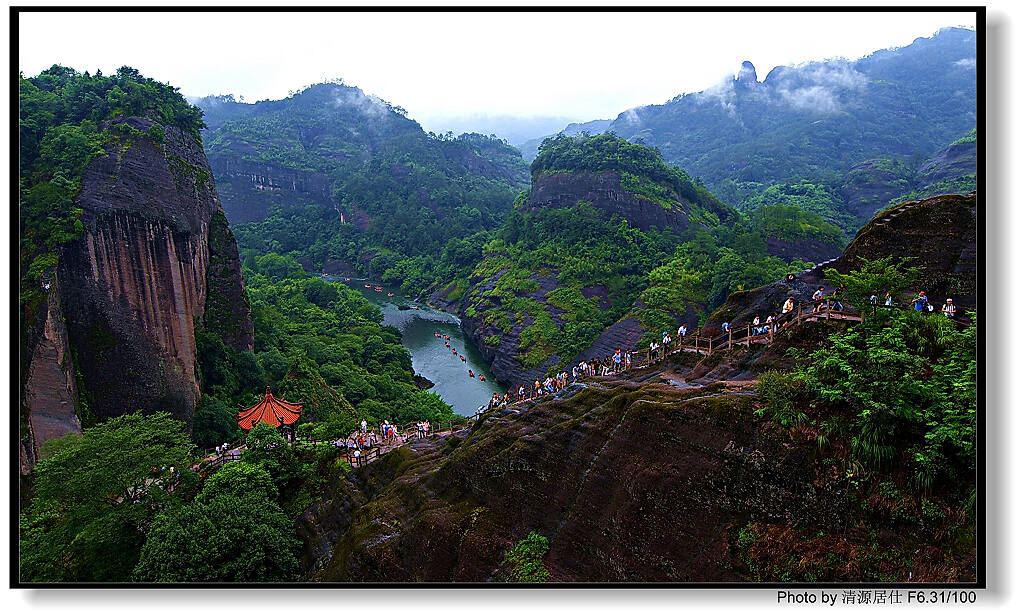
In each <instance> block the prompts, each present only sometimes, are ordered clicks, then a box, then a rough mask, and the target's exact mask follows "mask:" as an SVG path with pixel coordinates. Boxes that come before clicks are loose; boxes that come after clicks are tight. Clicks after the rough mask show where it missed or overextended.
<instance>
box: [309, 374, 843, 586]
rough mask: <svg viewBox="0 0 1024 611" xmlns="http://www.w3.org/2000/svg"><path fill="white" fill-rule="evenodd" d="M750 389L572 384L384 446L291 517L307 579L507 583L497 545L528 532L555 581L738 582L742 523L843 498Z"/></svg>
mask: <svg viewBox="0 0 1024 611" xmlns="http://www.w3.org/2000/svg"><path fill="white" fill-rule="evenodd" d="M752 400H753V398H752V397H751V396H750V395H749V394H747V393H743V392H739V393H736V392H728V391H726V390H725V389H724V388H723V387H721V386H718V387H714V388H696V389H680V388H673V387H669V386H658V387H653V386H643V387H641V386H637V385H635V384H624V385H621V386H618V387H602V386H589V387H585V386H582V385H574V386H571V387H569V388H568V389H566V391H564V392H563V393H561V396H560V397H559V398H557V399H554V400H553V399H551V398H547V399H545V400H542V401H539V402H537V403H535V404H533V405H532V406H531V407H530V408H529V409H528V410H526V411H523V412H522V413H515V412H506V414H505V415H504V416H502V417H497V418H490V419H488V420H486V421H485V422H481V423H479V424H477V425H476V426H475V427H474V428H473V429H472V431H470V432H469V433H468V434H466V435H465V436H464V437H461V438H455V439H452V440H451V441H448V442H447V443H446V444H442V443H431V442H419V443H417V444H414V445H412V446H409V447H407V448H403V449H402V450H398V451H395V452H392V453H391V454H389V455H388V456H387V457H386V458H385V459H382V460H380V461H377V462H376V463H374V464H372V465H370V466H369V467H367V468H364V469H360V470H359V471H358V472H356V473H354V474H353V475H352V476H349V477H347V478H346V479H345V481H344V482H341V483H338V484H336V485H335V486H332V489H333V490H334V493H332V494H330V495H329V496H325V497H324V499H323V500H322V501H320V502H319V503H317V504H315V505H314V506H312V507H311V508H310V510H309V511H308V512H307V514H306V515H305V516H303V518H302V519H301V520H300V522H303V523H305V525H306V526H305V527H304V528H303V529H302V535H303V536H304V538H305V539H306V550H307V554H309V556H308V557H307V558H304V564H305V566H306V567H310V571H309V574H308V575H307V577H309V578H311V579H313V580H316V581H500V580H502V579H503V578H504V576H505V575H506V574H507V567H505V566H504V558H503V556H504V552H506V551H507V550H509V549H510V548H511V547H512V546H513V545H514V544H515V543H516V542H517V541H519V540H521V539H523V538H525V537H526V535H527V534H528V533H529V532H530V531H537V532H538V533H540V534H542V535H544V536H546V537H547V538H548V539H549V541H550V544H551V549H550V551H549V552H548V553H547V554H546V555H545V557H544V564H545V567H546V568H547V569H548V571H549V572H550V575H551V580H552V581H565V582H573V581H590V582H594V581H615V582H619V581H689V582H699V581H746V580H748V579H749V578H748V577H747V575H746V574H745V573H746V570H745V568H744V567H743V566H742V563H740V562H738V560H737V558H736V557H735V551H734V547H733V545H732V543H731V541H734V540H735V536H736V535H735V533H736V531H737V530H738V529H739V528H740V527H742V526H744V525H745V524H747V523H748V522H751V521H766V522H779V521H781V522H783V523H789V524H792V523H796V522H799V523H806V524H813V525H814V528H815V529H821V530H823V531H826V532H829V533H832V532H836V531H841V530H842V528H843V525H844V523H843V516H844V514H845V512H846V509H847V507H846V504H847V501H846V497H845V496H844V495H842V494H840V493H839V492H840V490H841V489H842V487H843V486H845V482H844V481H842V478H840V477H821V478H820V479H817V478H816V473H815V470H816V467H815V466H814V464H813V463H810V462H808V461H807V460H806V458H807V456H808V448H809V445H808V444H807V443H806V442H805V443H803V444H792V443H785V442H786V441H789V440H788V439H784V438H783V436H782V435H780V432H779V431H778V430H777V429H774V428H773V427H772V426H770V425H765V424H764V423H762V422H760V421H759V420H758V419H757V418H756V417H755V416H754V414H753V409H752ZM641 440H642V442H641ZM335 542H336V543H335ZM325 548H330V552H328V553H326V554H325V553H323V551H322V550H324V549H325Z"/></svg>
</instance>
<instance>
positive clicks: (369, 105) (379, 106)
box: [332, 88, 389, 119]
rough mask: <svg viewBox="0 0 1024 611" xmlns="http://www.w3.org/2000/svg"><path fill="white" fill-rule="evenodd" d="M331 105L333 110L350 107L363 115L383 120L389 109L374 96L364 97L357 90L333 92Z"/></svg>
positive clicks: (360, 91)
mask: <svg viewBox="0 0 1024 611" xmlns="http://www.w3.org/2000/svg"><path fill="white" fill-rule="evenodd" d="M332 104H333V105H334V107H335V108H340V107H341V106H352V107H354V108H356V109H357V110H359V111H360V112H362V113H363V114H365V115H368V116H371V117H374V118H378V119H380V118H384V117H385V116H387V114H388V112H389V109H388V106H387V104H385V103H384V100H381V99H380V98H378V97H377V96H375V95H366V94H365V93H363V91H362V90H361V89H359V88H352V89H342V90H338V91H335V92H334V99H333V100H332Z"/></svg>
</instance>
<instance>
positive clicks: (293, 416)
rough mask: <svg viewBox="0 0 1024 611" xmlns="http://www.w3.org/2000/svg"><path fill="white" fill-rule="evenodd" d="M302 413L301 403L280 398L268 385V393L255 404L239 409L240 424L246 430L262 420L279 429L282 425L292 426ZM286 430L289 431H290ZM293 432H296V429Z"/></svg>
mask: <svg viewBox="0 0 1024 611" xmlns="http://www.w3.org/2000/svg"><path fill="white" fill-rule="evenodd" d="M301 415H302V405H301V404H299V403H289V402H288V401H285V400H283V399H278V398H277V397H275V396H274V395H273V394H272V393H271V392H270V387H269V386H268V387H267V394H266V395H264V397H263V398H262V399H261V400H259V401H257V402H256V404H255V405H253V406H252V407H248V408H243V409H240V410H239V412H238V426H240V427H242V428H243V429H245V431H246V432H248V431H250V430H252V427H254V426H256V425H257V424H259V423H260V422H266V423H267V424H269V425H270V426H272V427H274V428H277V429H280V428H281V427H288V428H291V425H293V424H295V421H296V420H298V419H299V416H301ZM284 432H286V433H287V432H288V431H287V430H286V431H284ZM291 432H293V433H294V430H292V431H291Z"/></svg>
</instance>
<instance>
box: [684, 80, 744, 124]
mask: <svg viewBox="0 0 1024 611" xmlns="http://www.w3.org/2000/svg"><path fill="white" fill-rule="evenodd" d="M734 83H735V79H734V78H733V75H731V74H727V75H725V76H723V77H722V78H721V80H719V81H718V82H717V83H715V84H714V85H712V86H710V87H708V88H707V89H705V90H704V91H700V92H698V93H695V94H693V95H694V99H696V101H697V103H698V104H709V103H717V104H718V105H719V106H720V107H721V108H722V110H724V111H725V112H726V114H728V115H729V116H730V117H731V118H733V119H737V120H739V117H738V116H737V114H736V88H735V86H734Z"/></svg>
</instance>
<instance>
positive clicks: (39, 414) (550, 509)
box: [17, 28, 987, 587]
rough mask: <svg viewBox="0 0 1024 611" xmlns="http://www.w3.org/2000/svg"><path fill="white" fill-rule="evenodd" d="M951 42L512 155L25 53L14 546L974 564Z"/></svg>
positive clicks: (569, 570)
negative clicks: (43, 62)
mask: <svg viewBox="0 0 1024 611" xmlns="http://www.w3.org/2000/svg"><path fill="white" fill-rule="evenodd" d="M976 45H977V40H976V36H975V32H974V31H973V30H969V29H963V28H946V29H943V30H941V31H939V32H936V33H935V34H934V35H933V36H932V37H930V38H919V39H917V40H915V41H914V42H913V43H912V44H910V45H907V46H904V47H900V48H892V49H886V50H879V51H876V52H874V53H872V54H870V55H868V56H865V57H862V58H860V59H857V60H846V59H834V60H822V61H817V62H810V63H807V64H803V65H800V66H779V67H775V68H774V69H772V70H771V71H770V72H769V73H768V75H767V76H766V77H765V78H764V79H763V80H759V79H758V77H757V73H756V72H757V71H756V69H755V67H754V66H753V64H752V63H750V62H744V63H743V64H742V66H741V68H740V70H739V72H738V73H737V74H736V75H735V77H734V78H732V79H730V80H727V81H724V82H723V83H720V84H719V85H716V86H714V87H712V88H709V89H707V90H705V91H701V92H697V93H689V94H685V95H684V94H680V95H679V96H677V97H675V98H673V99H672V100H669V101H668V102H666V103H664V104H654V105H648V106H644V107H638V108H633V109H627V110H624V111H623V112H622V113H620V114H619V115H618V116H617V117H616V118H614V119H594V120H591V121H588V122H580V123H574V124H571V125H569V126H567V128H566V129H565V130H563V131H562V132H559V133H557V134H553V135H552V136H550V137H545V138H539V139H535V140H530V139H528V138H525V136H526V135H528V134H524V141H523V142H521V143H517V144H518V145H519V146H518V147H517V146H513V145H512V144H510V143H509V142H507V141H506V140H504V139H501V138H498V137H496V136H494V135H485V134H479V133H462V134H459V135H456V134H453V133H451V132H448V133H444V134H437V133H433V132H428V131H425V130H424V129H423V128H422V127H421V125H420V123H418V122H417V121H416V120H415V119H414V118H413V117H411V116H410V113H409V112H408V111H406V110H405V109H404V108H402V107H401V106H399V105H398V104H397V103H393V102H389V101H385V100H383V99H381V98H379V97H377V96H376V95H373V94H371V93H367V92H365V91H364V90H363V89H361V88H359V87H356V86H353V85H351V84H347V83H345V82H344V81H343V80H341V79H329V80H325V81H323V82H319V83H316V84H312V85H309V86H306V87H304V88H301V89H298V90H295V91H292V92H291V93H290V94H289V96H288V97H285V98H282V99H276V100H269V99H268V100H261V101H259V102H252V103H246V102H243V101H241V98H239V99H236V98H235V97H234V96H233V95H210V96H206V97H198V98H189V99H186V98H185V97H184V96H183V95H182V94H181V93H180V92H179V91H178V89H176V88H175V87H174V86H173V85H171V84H166V83H162V82H158V81H156V80H154V79H153V78H150V77H147V76H144V75H143V74H142V73H141V72H140V71H138V70H136V69H134V68H130V67H127V66H125V67H122V68H121V69H119V70H117V71H116V72H115V73H113V74H111V75H108V76H105V75H103V74H102V72H100V71H95V72H94V73H90V72H79V71H78V70H76V69H75V68H72V67H65V66H61V65H53V66H52V67H51V68H49V69H46V70H43V71H42V72H40V73H39V74H36V75H32V76H26V75H24V74H21V75H20V76H19V85H20V95H19V100H20V109H19V110H20V120H21V122H20V129H21V133H20V146H21V148H20V169H21V175H22V178H21V182H20V185H19V187H20V188H19V198H20V200H19V220H20V242H19V247H20V248H19V255H20V256H19V261H18V265H19V293H20V299H19V304H18V311H19V321H20V332H19V347H20V362H19V406H18V412H19V427H20V429H19V431H18V436H17V439H18V444H17V447H18V454H19V459H20V460H19V476H20V480H19V492H20V496H19V500H20V505H19V509H20V520H19V526H18V537H17V538H18V540H19V545H20V547H19V550H20V560H21V564H20V567H19V570H20V573H19V575H18V579H19V580H20V581H21V582H24V583H30V584H36V585H40V584H41V585H54V584H68V583H114V582H118V583H140V584H141V583H152V582H160V583H174V584H196V583H225V582H239V583H249V584H267V583H273V584H279V583H292V582H304V583H317V584H321V583H331V584H338V583H345V584H352V583H357V584H358V583H364V584H365V583H371V582H389V583H400V582H401V583H449V584H450V583H506V584H507V583H540V582H552V583H599V584H609V583H634V582H645V583H679V584H682V583H686V584H694V583H696V584H720V583H728V584H733V583H755V584H758V585H759V586H762V587H765V586H766V585H768V584H773V583H782V584H793V583H803V582H821V583H829V582H849V583H865V582H871V583H876V584H901V583H921V584H933V583H940V584H962V585H970V584H973V583H976V582H977V580H978V578H979V575H983V571H982V570H981V569H979V563H980V559H979V545H981V543H982V542H980V541H979V537H978V526H977V516H978V515H979V514H980V512H981V511H982V510H983V509H984V502H985V499H984V498H981V499H979V498H978V497H979V494H978V493H979V489H978V484H977V481H978V478H979V475H981V474H980V473H979V469H978V462H979V461H978V454H979V452H978V450H979V447H983V446H982V444H983V441H984V439H983V437H982V438H981V439H979V435H982V436H983V434H984V429H983V428H982V429H979V427H978V421H979V410H982V411H981V412H980V413H982V414H983V413H984V410H985V408H986V406H985V405H984V404H982V405H979V402H978V398H979V389H978V386H977V384H978V376H979V358H978V337H977V333H978V328H979V326H980V325H981V324H982V323H981V320H982V319H983V318H984V315H983V310H982V308H981V306H982V304H983V300H982V299H981V298H980V297H979V296H980V295H981V294H982V293H983V291H984V286H983V281H982V280H981V278H983V277H984V270H979V268H978V262H979V256H978V243H979V236H978V233H979V228H980V226H981V225H980V223H983V222H984V221H985V215H986V210H987V203H986V200H985V195H986V194H985V191H984V188H983V187H984V185H979V184H978V180H977V177H978V175H979V168H978V167H977V165H978V162H977V160H978V142H979V140H978V138H979V127H981V128H982V133H981V134H980V135H981V137H982V138H983V137H984V129H983V128H984V126H979V125H978V119H977V114H976V113H977V106H976V100H975V98H976V96H977V84H976V80H977V76H976V67H975V63H974V57H975V55H976V48H975V47H976ZM968 60H970V61H968ZM193 102H194V105H193ZM467 120H468V119H467ZM535 123H536V124H537V125H542V124H543V129H545V130H547V129H549V128H550V127H549V125H547V124H544V123H543V122H542V121H540V120H537V121H536V122H535ZM527 124H529V122H528V121H525V120H524V121H522V125H527ZM537 129H541V128H539V127H538V128H537ZM979 186H980V187H982V188H981V189H979ZM794 303H795V304H796V306H795V309H794ZM755 333H756V334H757V335H756V336H755V335H754V334H755ZM705 346H706V349H705ZM691 348H692V349H691ZM625 355H629V357H628V358H629V360H628V361H627V360H625V359H626V358H627V357H626V356H625ZM654 355H658V356H657V358H654ZM627 362H628V363H629V364H628V366H627V365H626V363H627ZM606 368H607V371H606V370H605V369H606ZM521 387H522V388H523V392H522V394H520V393H519V389H520V388H521ZM505 393H508V395H507V396H506V395H505ZM271 396H273V397H276V398H277V400H278V401H279V403H276V404H275V403H273V402H270V401H269V398H270V397H271ZM492 397H493V400H492ZM264 405H268V406H270V407H266V408H264V407H257V406H264ZM274 405H277V406H278V407H279V408H280V409H281V410H284V411H276V410H277V409H278V408H275V407H273V406H274ZM282 406H283V407H282ZM260 410H263V411H260ZM267 410H270V411H267ZM257 411H260V413H259V414H256V412H257ZM243 414H248V415H245V416H244V418H243ZM253 414H256V415H253ZM250 416H251V419H250ZM466 417H471V418H472V419H471V420H467V419H466ZM423 422H429V423H430V426H431V427H432V428H431V429H430V430H431V431H432V432H431V433H429V434H427V433H424V434H423V435H415V436H411V437H406V438H403V439H402V442H401V443H394V442H391V443H388V444H387V445H386V446H385V444H384V443H383V442H382V439H389V437H388V436H389V433H390V434H391V435H393V434H394V432H395V430H400V431H402V432H403V433H408V432H409V431H410V430H412V429H411V428H410V427H415V426H417V425H421V423H423ZM442 430H444V433H443V434H441V432H440V431H442ZM390 438H391V439H393V437H390ZM355 451H359V452H367V453H369V452H374V454H373V460H372V461H366V460H364V461H359V460H358V455H356V454H354V452H355ZM365 456H366V455H363V457H364V458H365ZM214 463H216V466H217V468H216V469H213V468H205V467H203V465H210V464H214Z"/></svg>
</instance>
